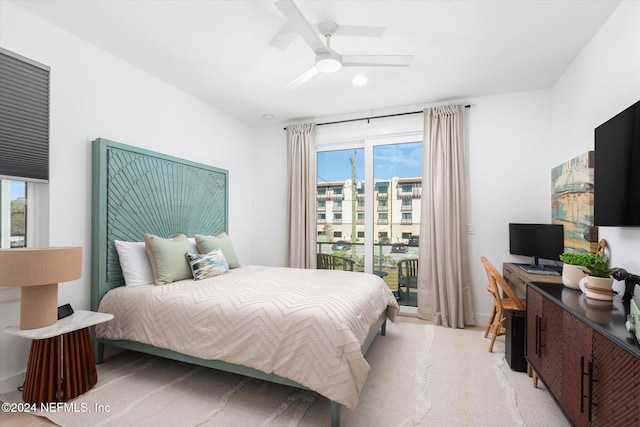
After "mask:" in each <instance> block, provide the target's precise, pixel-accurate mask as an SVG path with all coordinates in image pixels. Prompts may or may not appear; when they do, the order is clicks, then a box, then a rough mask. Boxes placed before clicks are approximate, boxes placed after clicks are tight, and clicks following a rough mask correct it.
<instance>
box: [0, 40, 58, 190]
mask: <svg viewBox="0 0 640 427" xmlns="http://www.w3.org/2000/svg"><path fill="white" fill-rule="evenodd" d="M0 176H1V177H3V178H9V179H21V180H36V181H47V180H49V67H47V66H46V65H42V64H39V63H37V62H35V61H32V60H30V59H28V58H24V57H22V56H20V55H18V54H15V53H13V52H10V51H8V50H6V49H2V48H0Z"/></svg>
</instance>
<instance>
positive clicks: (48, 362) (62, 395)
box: [5, 310, 113, 404]
mask: <svg viewBox="0 0 640 427" xmlns="http://www.w3.org/2000/svg"><path fill="white" fill-rule="evenodd" d="M111 319H113V314H108V313H97V312H94V311H86V310H78V311H76V312H75V313H74V314H72V315H71V316H69V317H65V318H64V319H60V320H58V322H56V323H55V324H53V325H51V326H46V327H44V328H37V329H20V327H19V326H8V327H6V328H5V332H7V333H9V334H12V335H17V336H20V337H25V338H30V339H32V340H33V341H32V343H31V351H30V353H29V362H28V364H27V372H26V376H25V380H24V388H23V390H22V400H24V401H25V402H27V403H37V404H39V403H46V402H66V401H68V400H70V399H73V398H74V397H76V396H79V395H81V394H82V393H85V392H87V391H88V390H90V389H91V388H92V387H93V386H94V385H95V384H96V382H97V381H98V374H97V372H96V363H95V359H94V356H93V346H92V345H91V336H90V334H89V327H90V326H94V325H97V324H99V323H103V322H108V321H109V320H111Z"/></svg>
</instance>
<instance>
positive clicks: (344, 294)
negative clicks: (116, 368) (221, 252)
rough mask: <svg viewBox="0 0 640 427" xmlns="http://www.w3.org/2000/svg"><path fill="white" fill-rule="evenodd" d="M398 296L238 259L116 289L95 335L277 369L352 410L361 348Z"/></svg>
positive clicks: (323, 274) (344, 279)
mask: <svg viewBox="0 0 640 427" xmlns="http://www.w3.org/2000/svg"><path fill="white" fill-rule="evenodd" d="M387 308H389V310H388V315H389V318H390V320H394V319H395V316H396V313H397V311H398V304H397V303H396V301H395V298H394V297H393V294H392V293H391V292H390V291H389V289H388V288H387V286H386V285H385V283H384V281H383V280H382V279H380V278H379V277H377V276H374V275H371V274H364V273H351V272H344V271H330V270H302V269H293V268H277V267H262V266H245V267H240V268H237V269H233V270H231V272H230V273H229V274H225V275H222V276H217V277H214V278H211V279H205V280H200V281H193V280H183V281H180V282H175V283H170V284H168V285H164V286H153V285H143V286H134V287H124V286H123V287H119V288H116V289H113V290H111V291H110V292H108V293H107V294H106V295H105V296H104V298H103V299H102V301H101V302H100V309H99V310H100V311H101V312H106V313H112V314H114V315H115V317H114V319H113V320H112V321H110V322H107V323H103V324H101V325H98V326H97V336H98V337H99V338H105V339H112V340H130V341H139V342H142V343H145V344H150V345H153V346H155V347H161V348H168V349H171V350H174V351H177V352H179V353H183V354H187V355H190V356H194V357H198V358H201V359H210V360H223V361H225V362H228V363H234V364H239V365H244V366H248V367H251V368H254V369H258V370H260V371H262V372H266V373H274V374H276V375H279V376H281V377H285V378H289V379H291V380H293V381H295V382H297V383H300V384H302V385H304V386H306V387H308V388H310V389H312V390H315V391H317V392H318V393H320V394H322V395H324V396H326V397H327V398H329V399H331V400H334V401H336V402H338V403H341V404H343V405H345V406H347V407H348V408H355V406H356V404H357V402H358V396H359V394H360V390H361V389H362V387H363V385H364V382H365V380H366V378H367V374H368V372H369V369H370V367H369V364H368V363H367V361H366V360H365V359H364V356H363V355H362V351H361V349H360V347H361V345H362V343H363V342H364V340H365V338H366V337H367V335H368V333H369V328H370V326H371V325H372V324H373V323H374V322H375V321H376V320H377V319H378V318H379V316H380V314H381V313H382V312H383V311H384V310H385V309H387Z"/></svg>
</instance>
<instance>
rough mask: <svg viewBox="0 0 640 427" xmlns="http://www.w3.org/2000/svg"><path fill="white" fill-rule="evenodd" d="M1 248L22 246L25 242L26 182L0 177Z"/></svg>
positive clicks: (24, 245)
mask: <svg viewBox="0 0 640 427" xmlns="http://www.w3.org/2000/svg"><path fill="white" fill-rule="evenodd" d="M0 199H1V201H2V203H1V205H2V210H1V211H0V223H1V227H0V241H1V245H0V247H2V248H24V247H26V242H27V183H26V182H24V181H12V180H8V179H0Z"/></svg>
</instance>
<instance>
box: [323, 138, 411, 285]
mask: <svg viewBox="0 0 640 427" xmlns="http://www.w3.org/2000/svg"><path fill="white" fill-rule="evenodd" d="M349 144H351V143H349ZM345 145H346V144H345ZM363 145H364V147H363ZM319 147H320V148H319V150H318V152H317V173H318V177H317V189H318V199H319V200H320V199H321V198H322V197H326V200H333V202H330V203H334V204H333V205H332V207H331V206H329V203H327V206H326V209H327V210H329V209H331V211H332V215H333V217H332V218H333V220H332V221H331V224H330V227H328V224H326V223H322V222H321V221H318V224H317V232H318V236H319V237H318V250H319V251H320V252H323V253H331V252H332V251H331V246H332V244H333V243H335V241H336V240H346V241H348V242H350V243H351V248H352V249H351V251H350V252H348V254H347V255H348V256H350V257H351V258H352V259H354V260H355V261H356V265H355V270H356V271H367V272H376V274H379V275H380V276H381V277H383V278H384V279H385V281H386V282H387V285H388V286H389V288H390V289H391V290H396V289H397V279H396V278H397V274H396V272H397V263H398V261H399V260H401V259H405V258H417V256H418V247H417V246H415V245H411V246H409V245H408V246H407V252H406V253H405V252H393V253H392V252H391V249H392V244H396V243H404V244H407V243H408V242H409V238H410V237H411V236H412V235H419V234H420V203H419V202H416V203H414V202H413V199H415V198H419V194H420V193H419V188H420V186H421V183H422V142H398V140H397V139H394V140H393V141H388V142H386V141H382V140H376V141H375V143H373V142H371V143H369V142H367V141H365V142H363V141H354V142H353V143H352V145H351V147H350V148H349V147H346V148H344V149H335V148H334V147H335V146H331V145H327V147H331V149H328V150H326V151H323V150H322V147H321V146H319ZM321 189H328V190H327V191H326V192H321ZM318 206H320V201H318ZM318 215H320V214H318ZM318 218H320V216H318ZM326 236H331V238H332V239H331V240H332V241H331V242H326V240H322V239H326Z"/></svg>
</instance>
